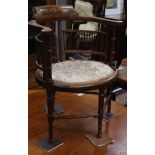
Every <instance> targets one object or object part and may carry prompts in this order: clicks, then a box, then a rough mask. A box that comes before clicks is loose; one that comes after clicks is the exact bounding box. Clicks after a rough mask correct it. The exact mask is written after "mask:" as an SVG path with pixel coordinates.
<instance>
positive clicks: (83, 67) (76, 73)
mask: <svg viewBox="0 0 155 155" xmlns="http://www.w3.org/2000/svg"><path fill="white" fill-rule="evenodd" d="M112 75H113V69H111V68H110V67H109V66H107V65H105V64H103V63H101V62H96V61H80V60H76V61H64V62H59V63H55V64H53V65H52V78H53V80H54V81H55V82H60V83H63V84H64V85H81V84H91V83H93V82H98V81H99V80H103V79H107V78H109V77H110V76H112Z"/></svg>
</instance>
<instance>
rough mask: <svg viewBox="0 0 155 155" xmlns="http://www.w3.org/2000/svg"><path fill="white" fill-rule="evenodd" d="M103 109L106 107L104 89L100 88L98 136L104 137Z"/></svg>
mask: <svg viewBox="0 0 155 155" xmlns="http://www.w3.org/2000/svg"><path fill="white" fill-rule="evenodd" d="M103 109H104V90H103V89H100V90H99V105H98V133H97V137H98V138H101V137H102V120H103V112H104V111H103Z"/></svg>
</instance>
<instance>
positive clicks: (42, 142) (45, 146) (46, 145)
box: [37, 137, 63, 152]
mask: <svg viewBox="0 0 155 155" xmlns="http://www.w3.org/2000/svg"><path fill="white" fill-rule="evenodd" d="M37 144H38V145H39V146H40V147H41V148H42V149H44V150H45V151H46V152H50V151H52V150H54V149H56V148H58V147H59V146H61V145H63V143H62V142H60V141H59V140H57V139H53V142H52V143H51V144H50V143H49V138H48V137H46V138H43V139H40V140H38V141H37Z"/></svg>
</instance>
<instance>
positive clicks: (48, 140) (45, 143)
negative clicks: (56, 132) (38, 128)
mask: <svg viewBox="0 0 155 155" xmlns="http://www.w3.org/2000/svg"><path fill="white" fill-rule="evenodd" d="M46 92H47V108H48V132H49V135H48V137H45V138H42V139H40V140H38V141H37V144H38V145H39V146H40V147H42V148H43V149H44V150H46V151H47V152H49V151H51V150H54V149H56V148H57V147H59V146H61V145H62V144H63V143H62V142H61V141H59V140H58V139H56V138H54V137H53V121H54V116H53V113H54V97H55V91H54V90H51V88H50V89H47V90H46Z"/></svg>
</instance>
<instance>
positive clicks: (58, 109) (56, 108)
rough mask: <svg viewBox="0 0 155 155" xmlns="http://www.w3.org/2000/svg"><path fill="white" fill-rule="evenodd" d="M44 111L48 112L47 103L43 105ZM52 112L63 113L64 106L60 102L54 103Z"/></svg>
mask: <svg viewBox="0 0 155 155" xmlns="http://www.w3.org/2000/svg"><path fill="white" fill-rule="evenodd" d="M45 112H46V113H48V110H47V105H46V106H45ZM54 112H55V113H63V112H64V106H63V105H62V104H57V103H56V104H54Z"/></svg>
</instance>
